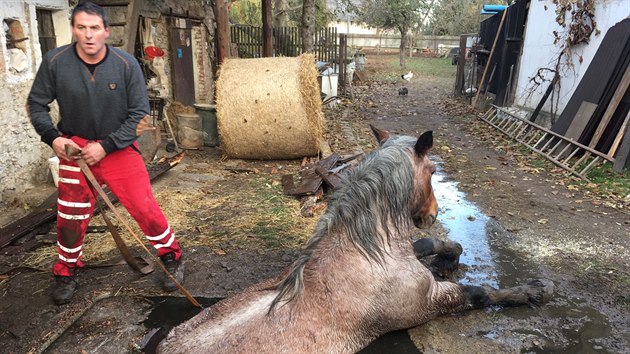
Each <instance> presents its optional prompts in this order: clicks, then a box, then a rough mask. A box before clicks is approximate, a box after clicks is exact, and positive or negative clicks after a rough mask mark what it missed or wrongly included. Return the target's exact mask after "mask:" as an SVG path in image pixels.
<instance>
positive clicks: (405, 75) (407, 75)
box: [400, 71, 413, 81]
mask: <svg viewBox="0 0 630 354" xmlns="http://www.w3.org/2000/svg"><path fill="white" fill-rule="evenodd" d="M400 77H402V78H403V80H407V81H411V78H412V77H413V73H412V72H411V71H410V72H408V73H406V74H402V75H400Z"/></svg>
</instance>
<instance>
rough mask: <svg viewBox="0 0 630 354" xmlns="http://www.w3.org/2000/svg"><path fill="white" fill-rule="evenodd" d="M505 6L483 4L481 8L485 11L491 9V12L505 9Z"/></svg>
mask: <svg viewBox="0 0 630 354" xmlns="http://www.w3.org/2000/svg"><path fill="white" fill-rule="evenodd" d="M506 7H507V5H483V9H484V10H485V11H493V12H497V11H503V10H505V8H506Z"/></svg>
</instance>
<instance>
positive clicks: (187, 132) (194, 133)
mask: <svg viewBox="0 0 630 354" xmlns="http://www.w3.org/2000/svg"><path fill="white" fill-rule="evenodd" d="M202 137H203V135H202V127H201V117H200V116H199V115H198V114H196V113H177V141H178V142H179V146H180V147H181V148H183V149H199V148H201V147H202V146H203V138H202Z"/></svg>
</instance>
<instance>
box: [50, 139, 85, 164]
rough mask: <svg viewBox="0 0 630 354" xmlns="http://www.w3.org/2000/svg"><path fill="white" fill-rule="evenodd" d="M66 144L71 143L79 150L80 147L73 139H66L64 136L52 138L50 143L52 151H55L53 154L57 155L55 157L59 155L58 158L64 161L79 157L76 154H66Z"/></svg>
mask: <svg viewBox="0 0 630 354" xmlns="http://www.w3.org/2000/svg"><path fill="white" fill-rule="evenodd" d="M66 144H68V145H71V146H73V147H75V148H77V149H78V150H81V147H79V145H77V143H75V142H74V141H72V140H70V139H68V138H64V137H62V136H60V137H58V138H55V140H53V143H52V148H53V151H54V152H55V154H56V155H57V157H59V158H60V159H64V160H66V161H72V160H78V159H80V158H81V156H79V155H76V156H68V155H67V154H66Z"/></svg>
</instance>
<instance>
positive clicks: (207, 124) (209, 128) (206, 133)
mask: <svg viewBox="0 0 630 354" xmlns="http://www.w3.org/2000/svg"><path fill="white" fill-rule="evenodd" d="M194 106H195V109H196V110H197V114H198V115H199V116H200V117H201V127H202V131H203V145H204V146H219V131H218V129H217V107H216V106H215V105H212V104H205V103H196V104H195V105H194Z"/></svg>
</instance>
